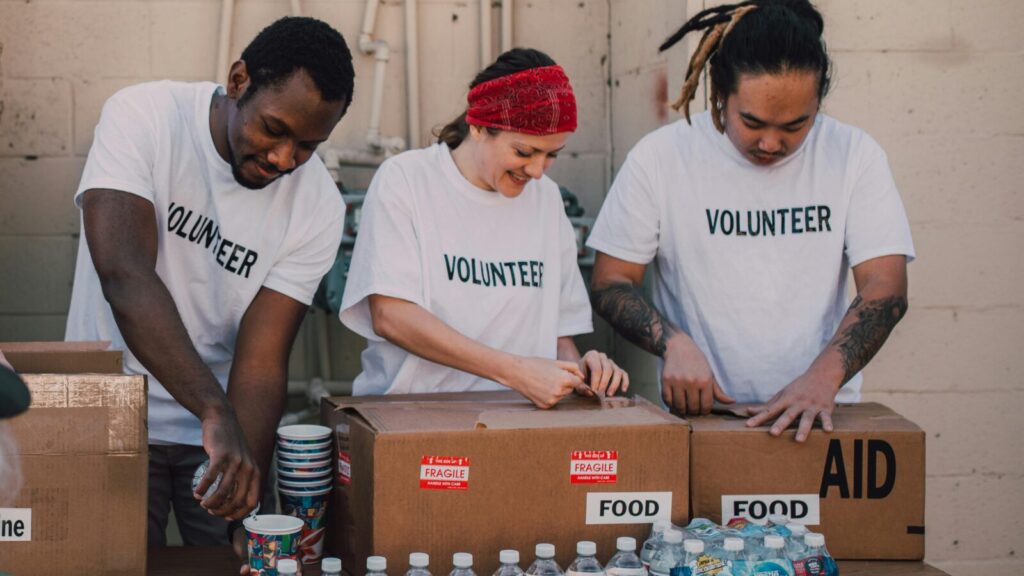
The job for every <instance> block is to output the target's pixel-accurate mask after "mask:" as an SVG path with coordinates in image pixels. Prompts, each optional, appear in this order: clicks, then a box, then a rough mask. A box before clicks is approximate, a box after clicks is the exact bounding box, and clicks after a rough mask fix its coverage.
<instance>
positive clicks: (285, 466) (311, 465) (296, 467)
mask: <svg viewBox="0 0 1024 576" xmlns="http://www.w3.org/2000/svg"><path fill="white" fill-rule="evenodd" d="M330 467H331V459H330V458H324V459H323V460H303V461H299V462H281V461H278V463H277V471H278V472H300V471H306V470H316V469H319V468H330Z"/></svg>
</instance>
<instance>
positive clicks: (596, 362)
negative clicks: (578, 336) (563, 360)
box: [580, 350, 629, 396]
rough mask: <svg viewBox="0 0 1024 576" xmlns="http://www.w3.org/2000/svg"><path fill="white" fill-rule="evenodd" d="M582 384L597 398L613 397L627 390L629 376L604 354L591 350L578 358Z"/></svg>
mask: <svg viewBox="0 0 1024 576" xmlns="http://www.w3.org/2000/svg"><path fill="white" fill-rule="evenodd" d="M580 370H582V371H583V376H584V382H586V384H587V385H588V386H590V389H591V390H592V391H593V392H594V393H596V394H597V395H598V396H614V395H615V394H616V393H617V392H619V391H622V392H625V391H626V390H628V389H629V375H628V374H626V371H625V370H623V369H622V368H619V366H618V365H617V364H616V363H615V362H613V361H612V359H611V358H609V357H608V355H607V354H605V353H604V352H598V351H597V350H591V351H589V352H587V353H586V354H584V355H583V358H580Z"/></svg>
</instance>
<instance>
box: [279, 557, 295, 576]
mask: <svg viewBox="0 0 1024 576" xmlns="http://www.w3.org/2000/svg"><path fill="white" fill-rule="evenodd" d="M298 573H299V563H298V562H296V561H295V560H292V559H291V558H282V559H280V560H278V561H277V574H278V576H295V575H296V574H298Z"/></svg>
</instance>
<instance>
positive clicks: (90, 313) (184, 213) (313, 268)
mask: <svg viewBox="0 0 1024 576" xmlns="http://www.w3.org/2000/svg"><path fill="white" fill-rule="evenodd" d="M220 89H221V88H220V87H218V86H217V85H216V84H213V83H209V82H202V83H194V84H190V83H181V82H170V81H162V82H151V83H146V84H139V85H137V86H131V87H129V88H125V89H123V90H121V91H119V92H118V93H116V94H114V95H113V96H111V97H110V99H109V100H107V103H106V104H105V105H104V107H103V113H102V115H101V117H100V122H99V124H98V125H97V126H96V132H95V137H94V140H93V145H92V149H91V150H90V151H89V158H88V161H87V162H86V165H85V171H84V173H83V174H82V180H81V183H80V184H79V186H78V192H77V193H76V194H75V203H76V204H77V205H79V206H80V205H81V196H82V193H83V192H85V191H86V190H89V189H92V188H108V189H113V190H120V191H123V192H128V193H131V194H135V195H137V196H140V197H142V198H145V199H146V200H149V201H150V202H152V203H153V206H154V208H155V209H156V218H157V242H158V247H157V261H156V272H157V275H159V276H160V279H161V280H162V281H163V283H164V284H165V285H166V286H167V289H168V290H169V291H170V293H171V296H172V297H173V298H174V302H175V305H176V306H177V309H178V313H179V314H180V315H181V319H182V321H183V322H184V324H185V328H186V329H187V330H188V334H189V336H190V337H191V340H192V344H193V345H194V346H195V348H196V351H197V352H198V353H199V356H200V357H201V358H202V359H203V362H204V363H205V364H206V365H207V366H209V367H210V369H211V370H212V371H213V374H214V375H215V376H216V377H217V379H218V380H219V381H220V383H221V386H222V387H224V388H225V389H226V387H227V381H228V374H229V372H230V370H231V361H232V357H233V355H234V351H235V339H236V336H237V334H238V328H239V325H240V323H241V320H242V316H243V315H244V314H245V312H246V310H247V309H248V307H249V304H250V303H251V302H252V300H253V298H255V296H256V293H257V292H258V291H259V290H260V288H262V287H264V286H265V287H267V288H270V289H272V290H274V291H276V292H280V293H281V294H284V295H286V296H288V297H290V298H293V299H295V300H298V301H299V302H302V303H304V304H308V303H310V302H311V301H312V299H313V294H314V292H315V291H316V288H317V285H318V284H319V282H320V279H321V277H323V275H324V274H325V273H326V272H327V270H328V269H329V268H330V266H331V264H332V263H333V262H334V259H335V256H336V254H337V250H338V245H339V244H340V242H341V234H342V227H343V225H344V216H345V204H344V202H343V201H342V199H341V195H340V194H339V192H338V189H337V187H336V186H335V184H334V182H333V181H332V180H331V177H330V175H329V174H328V173H327V170H326V168H325V167H324V165H323V163H322V162H321V161H320V159H319V158H318V157H316V155H314V156H313V157H312V158H310V160H309V161H308V162H306V163H305V164H304V165H302V166H301V167H300V168H298V169H297V170H295V172H293V173H292V174H289V175H287V176H283V177H281V178H280V179H278V180H277V181H276V182H274V183H273V184H271V185H269V186H267V187H266V188H263V189H262V190H250V189H248V188H244V187H242V186H241V185H239V184H238V183H237V182H236V181H235V179H234V177H233V176H232V174H231V167H230V165H229V164H228V163H227V162H226V161H224V159H223V158H221V157H220V156H219V155H218V154H217V150H216V148H215V147H214V144H213V137H212V136H211V134H210V102H211V99H212V97H213V94H214V92H215V91H217V90H220ZM270 329H273V327H270ZM65 338H66V339H67V340H110V341H111V342H113V346H114V347H115V348H117V349H121V350H124V351H125V372H127V373H128V374H146V375H148V376H149V438H150V441H151V442H153V443H163V444H166V443H175V444H191V445H196V446H199V445H202V432H201V427H200V423H199V420H198V419H197V418H196V417H195V416H193V415H192V413H190V412H188V411H187V410H185V409H184V408H183V407H182V406H181V405H179V404H178V402H177V401H175V400H174V398H173V397H171V395H170V393H168V392H167V390H166V389H164V387H163V386H162V385H161V384H160V382H158V381H157V380H156V379H154V378H153V376H152V375H149V373H148V371H147V370H146V368H145V366H143V365H142V364H141V363H140V362H139V361H138V359H136V358H135V356H134V355H133V354H132V353H131V351H130V350H128V347H127V345H126V344H125V342H124V338H123V337H122V336H121V333H120V331H119V330H118V327H117V324H116V323H115V322H114V317H113V313H112V312H111V310H110V305H109V304H107V302H106V300H105V299H104V298H103V292H102V289H101V287H100V281H99V277H98V276H97V275H96V269H95V267H94V266H93V263H92V258H91V256H90V254H89V246H88V244H87V243H86V241H85V231H84V229H83V231H82V241H81V242H80V243H79V250H78V262H77V265H76V271H75V284H74V289H73V291H72V295H71V310H70V312H69V313H68V325H67V332H66V334H65Z"/></svg>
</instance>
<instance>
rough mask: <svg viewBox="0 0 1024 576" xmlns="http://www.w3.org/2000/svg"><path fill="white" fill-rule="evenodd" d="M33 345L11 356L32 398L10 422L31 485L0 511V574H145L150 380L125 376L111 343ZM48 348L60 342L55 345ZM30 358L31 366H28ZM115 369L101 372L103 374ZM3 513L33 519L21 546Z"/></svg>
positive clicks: (26, 482) (4, 346)
mask: <svg viewBox="0 0 1024 576" xmlns="http://www.w3.org/2000/svg"><path fill="white" fill-rule="evenodd" d="M31 344H32V345H28V343H24V344H19V346H15V348H18V349H19V351H17V352H10V353H8V352H7V349H8V343H0V349H2V350H5V355H6V356H7V357H8V359H10V360H11V361H12V364H13V365H14V367H15V368H16V369H18V370H19V371H22V372H30V371H31V372H39V373H23V374H22V377H23V379H24V380H25V383H26V384H27V385H28V388H29V391H30V392H31V394H32V405H31V406H30V407H29V409H28V411H27V412H25V413H24V414H22V415H20V416H18V417H16V418H13V419H12V420H11V421H10V427H9V429H8V430H9V432H10V433H11V434H12V435H13V437H14V440H15V442H16V443H17V445H18V450H19V454H20V459H21V465H22V474H23V476H24V484H23V486H22V489H21V491H20V493H19V494H18V496H17V498H16V499H15V501H14V503H13V504H12V505H11V506H10V507H9V508H7V509H4V510H0V571H6V572H10V573H13V574H17V575H18V576H23V575H32V574H40V575H42V574H45V575H50V574H65V573H66V574H104V575H107V574H110V575H121V574H124V575H128V574H141V573H143V572H144V571H145V567H146V497H147V481H148V476H149V468H148V459H149V455H148V449H147V430H146V381H145V378H144V377H143V376H125V375H122V374H120V373H119V372H120V366H121V353H120V352H109V351H106V350H104V349H105V348H106V345H105V344H96V345H95V347H96V348H97V349H95V350H93V351H90V350H89V349H88V345H86V344H82V343H74V344H76V345H77V346H75V347H72V348H76V347H77V348H78V349H73V350H70V349H67V348H66V347H64V346H62V344H63V343H31ZM50 344H54V346H52V347H50V346H49V345H50ZM26 359H27V360H26ZM115 367H116V368H117V373H113V374H102V373H78V372H79V371H81V372H99V371H100V370H101V369H102V370H108V371H113V369H114V368H115ZM4 516H6V517H7V518H8V519H12V520H13V519H15V518H17V519H19V520H20V519H25V520H30V525H29V524H27V523H26V524H24V526H25V528H26V530H24V531H23V532H22V534H21V537H22V540H19V541H12V538H13V537H14V536H16V534H15V531H14V530H13V528H11V527H12V526H13V524H8V525H7V526H8V532H7V534H6V538H5V535H4V534H2V532H3V522H4V519H5V518H4Z"/></svg>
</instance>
